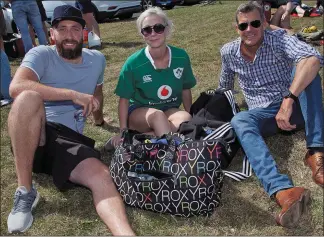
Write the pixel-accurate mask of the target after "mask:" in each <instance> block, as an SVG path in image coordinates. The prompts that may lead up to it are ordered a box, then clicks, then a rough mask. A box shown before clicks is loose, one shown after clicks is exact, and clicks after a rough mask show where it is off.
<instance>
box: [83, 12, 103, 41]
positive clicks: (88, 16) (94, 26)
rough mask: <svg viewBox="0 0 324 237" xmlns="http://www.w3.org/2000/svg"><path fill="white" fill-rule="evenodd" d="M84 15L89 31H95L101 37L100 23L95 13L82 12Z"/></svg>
mask: <svg viewBox="0 0 324 237" xmlns="http://www.w3.org/2000/svg"><path fill="white" fill-rule="evenodd" d="M82 17H83V19H84V20H85V22H86V25H87V29H88V30H89V31H93V32H94V33H95V34H96V35H98V36H99V38H100V30H99V25H98V22H97V21H96V19H95V18H94V16H93V13H85V14H82Z"/></svg>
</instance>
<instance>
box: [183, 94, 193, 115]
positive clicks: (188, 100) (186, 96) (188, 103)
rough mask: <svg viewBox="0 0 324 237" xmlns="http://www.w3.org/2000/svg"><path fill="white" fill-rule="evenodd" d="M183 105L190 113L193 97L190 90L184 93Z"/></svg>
mask: <svg viewBox="0 0 324 237" xmlns="http://www.w3.org/2000/svg"><path fill="white" fill-rule="evenodd" d="M182 103H183V107H184V109H185V110H186V111H187V112H188V113H189V111H190V107H191V105H192V95H191V90H190V89H185V90H183V91H182Z"/></svg>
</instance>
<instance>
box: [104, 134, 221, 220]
mask: <svg viewBox="0 0 324 237" xmlns="http://www.w3.org/2000/svg"><path fill="white" fill-rule="evenodd" d="M123 137H124V143H123V145H121V146H119V147H118V148H117V149H116V151H115V154H114V157H113V159H112V162H111V166H110V172H111V176H112V178H113V180H114V182H115V184H116V186H117V189H118V191H119V193H120V194H121V196H122V198H123V200H124V202H125V203H126V204H128V205H130V206H133V207H138V208H141V209H145V210H151V211H154V212H160V213H170V214H173V215H177V216H184V217H189V216H197V215H204V216H208V215H210V214H212V213H213V211H214V210H215V208H216V207H217V206H219V203H220V199H221V188H222V185H223V177H224V174H223V172H222V171H221V169H220V160H221V156H222V152H221V151H222V150H223V149H224V147H223V144H222V143H220V142H218V141H186V139H185V137H184V136H181V135H179V134H168V135H165V136H163V137H161V138H158V137H153V136H148V135H143V134H136V133H134V132H133V131H125V132H124V135H123Z"/></svg>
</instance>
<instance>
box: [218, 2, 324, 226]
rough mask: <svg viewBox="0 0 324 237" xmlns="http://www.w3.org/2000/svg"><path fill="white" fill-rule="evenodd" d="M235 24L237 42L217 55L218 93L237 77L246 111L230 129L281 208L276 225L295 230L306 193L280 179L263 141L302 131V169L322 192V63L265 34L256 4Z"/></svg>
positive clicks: (285, 39)
mask: <svg viewBox="0 0 324 237" xmlns="http://www.w3.org/2000/svg"><path fill="white" fill-rule="evenodd" d="M236 23H237V25H236V30H237V32H238V34H239V35H240V38H239V39H237V40H235V41H233V42H231V43H228V44H226V45H225V46H223V48H222V49H221V57H222V71H221V75H220V83H219V87H221V88H233V87H234V76H235V74H238V80H239V85H240V87H241V88H242V91H243V94H244V97H245V100H246V102H247V104H248V107H249V110H248V111H243V112H240V113H238V114H237V115H236V116H235V117H234V118H233V119H232V126H233V127H234V129H235V132H236V134H237V136H238V138H239V140H240V142H241V145H242V147H243V149H244V151H245V153H246V155H247V157H248V159H249V161H250V163H251V166H252V168H253V169H254V172H255V174H256V175H257V177H258V178H259V179H260V181H261V183H262V185H263V187H264V189H265V191H266V192H267V193H268V195H269V196H270V197H274V198H275V199H276V201H277V203H278V204H279V205H280V206H281V208H282V210H281V212H280V213H279V214H278V215H277V216H276V221H277V223H278V224H280V225H282V226H285V227H290V226H294V225H295V224H296V223H297V222H298V220H299V218H300V216H301V214H302V213H303V212H304V211H305V209H304V207H306V206H307V205H308V202H309V196H310V191H309V190H307V189H305V188H302V187H294V186H293V184H292V181H291V180H290V179H289V178H288V176H287V175H284V174H281V173H279V171H278V169H277V167H276V163H275V161H274V158H273V157H272V155H271V154H270V151H269V148H268V147H267V145H266V144H265V142H264V139H263V137H265V136H271V135H274V134H276V133H277V132H278V131H280V130H283V131H291V130H295V129H300V128H302V127H304V126H305V130H306V141H307V149H308V151H307V153H306V156H305V163H306V164H307V165H308V166H310V167H311V169H312V172H313V179H314V181H315V182H316V183H317V184H319V185H320V186H323V183H324V182H323V159H324V153H323V145H324V144H323V114H322V106H323V105H322V89H321V78H320V77H319V75H318V71H319V69H320V64H321V65H323V62H324V61H323V57H322V56H321V55H320V54H319V52H317V51H316V50H315V49H314V48H312V47H311V46H309V45H308V44H306V43H304V42H301V41H299V40H298V39H297V38H296V37H294V36H289V35H288V34H286V33H285V31H284V30H276V31H268V30H265V28H266V21H265V19H264V15H263V11H262V7H261V6H260V5H259V4H258V3H256V2H249V3H245V4H242V5H240V6H239V8H238V9H237V12H236ZM294 64H296V68H294ZM292 71H293V73H292Z"/></svg>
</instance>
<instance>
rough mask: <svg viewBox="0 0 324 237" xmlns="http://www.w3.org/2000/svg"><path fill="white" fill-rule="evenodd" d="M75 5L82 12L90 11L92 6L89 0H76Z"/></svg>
mask: <svg viewBox="0 0 324 237" xmlns="http://www.w3.org/2000/svg"><path fill="white" fill-rule="evenodd" d="M75 7H76V8H78V9H80V11H81V12H82V13H83V14H86V13H92V12H93V6H92V3H91V0H76V1H75Z"/></svg>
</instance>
